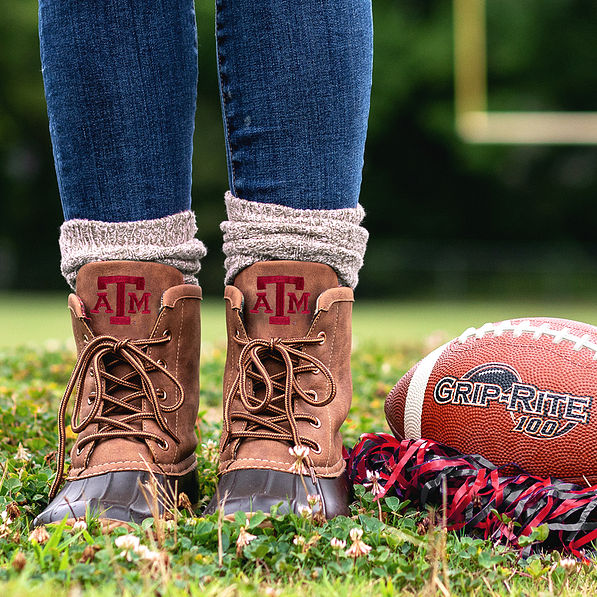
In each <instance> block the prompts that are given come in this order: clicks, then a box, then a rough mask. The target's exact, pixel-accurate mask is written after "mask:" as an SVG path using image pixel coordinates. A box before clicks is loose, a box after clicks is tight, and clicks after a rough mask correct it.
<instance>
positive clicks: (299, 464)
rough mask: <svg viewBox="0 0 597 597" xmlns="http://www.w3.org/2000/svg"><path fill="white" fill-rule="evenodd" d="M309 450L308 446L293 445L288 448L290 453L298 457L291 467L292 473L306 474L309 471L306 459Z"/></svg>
mask: <svg viewBox="0 0 597 597" xmlns="http://www.w3.org/2000/svg"><path fill="white" fill-rule="evenodd" d="M309 452H310V450H309V448H308V446H292V448H288V453H289V454H290V455H291V456H294V458H295V459H296V460H295V461H294V462H293V463H292V466H291V467H290V472H291V473H296V474H297V475H306V474H307V473H308V471H307V467H306V466H305V464H304V460H305V459H306V458H308V456H309Z"/></svg>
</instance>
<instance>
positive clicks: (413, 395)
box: [404, 342, 450, 439]
mask: <svg viewBox="0 0 597 597" xmlns="http://www.w3.org/2000/svg"><path fill="white" fill-rule="evenodd" d="M448 344H450V342H446V344H444V345H443V346H440V347H439V348H436V349H435V350H434V351H433V352H432V353H430V354H428V355H427V356H426V357H425V358H424V359H423V360H422V361H421V362H420V363H419V365H418V366H417V368H416V370H415V372H414V374H413V376H412V378H411V380H410V385H409V386H408V392H407V394H406V400H405V402H404V436H405V438H406V439H420V438H421V414H422V413H423V399H424V398H425V390H426V388H427V382H428V381H429V376H430V375H431V372H432V371H433V367H435V363H436V362H437V359H439V357H440V355H441V354H442V352H444V350H445V348H446V346H448Z"/></svg>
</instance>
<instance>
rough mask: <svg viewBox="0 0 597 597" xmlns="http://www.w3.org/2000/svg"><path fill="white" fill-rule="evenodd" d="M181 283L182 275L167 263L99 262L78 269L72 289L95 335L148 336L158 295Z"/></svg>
mask: <svg viewBox="0 0 597 597" xmlns="http://www.w3.org/2000/svg"><path fill="white" fill-rule="evenodd" d="M183 283H184V279H183V276H182V274H181V273H180V272H179V271H178V270H177V269H176V268H174V267H170V266H169V265H162V264H159V263H150V262H145V261H100V262H94V263H89V264H87V265H84V266H83V267H82V268H81V269H80V270H79V274H78V275H77V290H76V292H77V296H78V297H79V298H80V299H81V301H82V303H83V305H84V307H85V314H86V316H87V318H88V320H89V322H90V326H91V329H92V330H93V333H94V334H95V335H96V336H98V335H103V334H107V335H110V336H116V337H117V338H148V337H149V334H150V333H151V331H152V329H153V326H154V324H155V321H156V317H157V314H158V311H159V310H160V306H161V299H162V294H163V293H164V291H165V290H166V289H167V288H170V287H171V286H177V285H179V284H183Z"/></svg>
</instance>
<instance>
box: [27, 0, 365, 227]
mask: <svg viewBox="0 0 597 597" xmlns="http://www.w3.org/2000/svg"><path fill="white" fill-rule="evenodd" d="M216 6H217V15H216V35H217V47H218V67H219V75H220V92H221V101H222V110H223V118H224V127H225V133H226V149H227V158H228V171H229V179H230V180H229V183H230V188H231V190H232V192H233V194H234V195H236V196H237V197H241V198H243V199H246V200H249V201H257V202H263V203H276V204H279V205H286V206H289V207H294V208H298V209H338V208H344V207H354V206H356V204H357V201H358V195H359V190H360V183H361V170H362V163H363V150H364V144H365V135H366V128H367V117H368V111H369V94H370V86H371V68H372V22H371V1H370V0H326V1H325V2H320V1H317V2H316V1H315V0H217V5H216ZM39 29H40V42H41V58H42V71H43V77H44V84H45V90H46V99H47V105H48V115H49V121H50V133H51V138H52V144H53V148H54V158H55V163H56V172H57V177H58V184H59V189H60V195H61V200H62V205H63V210H64V216H65V219H67V220H70V219H75V218H81V219H88V220H101V221H107V222H119V221H134V220H144V219H153V218H159V217H164V216H168V215H171V214H174V213H179V212H181V211H185V210H187V209H189V208H190V198H191V154H192V138H193V130H194V115H195V103H196V86H197V41H196V25H195V15H194V5H193V1H192V0H167V1H165V0H162V1H155V0H143V1H140V0H139V1H132V2H124V1H123V0H39ZM200 133H201V131H199V134H200Z"/></svg>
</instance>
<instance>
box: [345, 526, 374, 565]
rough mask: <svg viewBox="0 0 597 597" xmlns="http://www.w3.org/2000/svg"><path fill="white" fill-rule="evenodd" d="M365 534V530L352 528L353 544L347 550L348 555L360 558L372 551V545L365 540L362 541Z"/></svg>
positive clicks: (351, 537)
mask: <svg viewBox="0 0 597 597" xmlns="http://www.w3.org/2000/svg"><path fill="white" fill-rule="evenodd" d="M362 536H363V530H362V529H359V528H358V527H355V528H353V529H350V539H351V541H352V545H351V546H350V547H349V548H348V549H347V550H346V555H347V556H349V557H351V558H355V559H356V558H358V557H360V556H364V555H367V554H368V553H369V552H370V551H371V549H372V548H371V546H370V545H367V544H366V543H365V542H364V541H361V537H362Z"/></svg>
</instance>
